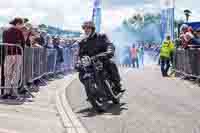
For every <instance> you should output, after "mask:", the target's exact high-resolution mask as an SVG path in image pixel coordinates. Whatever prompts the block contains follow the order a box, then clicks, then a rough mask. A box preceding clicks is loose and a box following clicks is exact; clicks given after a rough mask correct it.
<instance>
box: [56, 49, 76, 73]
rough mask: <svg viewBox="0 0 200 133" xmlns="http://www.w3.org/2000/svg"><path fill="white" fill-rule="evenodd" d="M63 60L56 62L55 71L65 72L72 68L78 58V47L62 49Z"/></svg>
mask: <svg viewBox="0 0 200 133" xmlns="http://www.w3.org/2000/svg"><path fill="white" fill-rule="evenodd" d="M62 55H63V62H56V73H65V72H67V71H71V70H73V69H74V66H75V63H76V62H77V59H78V47H76V46H75V47H68V48H63V49H62Z"/></svg>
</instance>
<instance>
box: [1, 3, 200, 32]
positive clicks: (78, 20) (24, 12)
mask: <svg viewBox="0 0 200 133" xmlns="http://www.w3.org/2000/svg"><path fill="white" fill-rule="evenodd" d="M198 1H199V0H190V1H189V0H176V2H175V4H176V18H184V15H183V10H184V9H186V8H187V9H190V10H192V16H191V20H192V21H197V20H200V14H198V12H200V8H198V4H195V3H199V2H198ZM0 3H1V4H0V25H4V24H5V23H7V22H8V21H9V20H10V19H12V18H13V17H15V16H22V17H28V18H29V19H30V20H31V22H32V23H33V24H39V23H46V24H49V25H53V26H57V27H61V28H64V29H72V30H80V28H81V24H82V22H83V21H85V20H89V19H91V16H92V7H93V6H92V5H93V0H0ZM159 9H160V0H102V20H103V21H102V29H103V30H104V31H106V30H111V29H114V28H115V27H118V26H119V25H120V24H121V22H122V21H123V19H124V18H126V17H129V16H131V15H132V14H133V13H135V12H139V11H144V12H148V11H157V10H159Z"/></svg>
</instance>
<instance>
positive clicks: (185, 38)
mask: <svg viewBox="0 0 200 133" xmlns="http://www.w3.org/2000/svg"><path fill="white" fill-rule="evenodd" d="M179 39H180V42H181V44H180V45H181V46H182V47H183V48H185V49H187V48H189V47H190V46H200V28H198V29H195V30H194V29H193V28H192V27H191V26H188V25H187V24H183V25H182V26H181V27H180V38H179Z"/></svg>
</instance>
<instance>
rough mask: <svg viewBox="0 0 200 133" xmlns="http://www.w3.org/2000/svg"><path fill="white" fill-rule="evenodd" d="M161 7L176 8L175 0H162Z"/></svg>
mask: <svg viewBox="0 0 200 133" xmlns="http://www.w3.org/2000/svg"><path fill="white" fill-rule="evenodd" d="M160 5H161V8H162V9H163V8H164V9H166V8H174V7H175V0H160Z"/></svg>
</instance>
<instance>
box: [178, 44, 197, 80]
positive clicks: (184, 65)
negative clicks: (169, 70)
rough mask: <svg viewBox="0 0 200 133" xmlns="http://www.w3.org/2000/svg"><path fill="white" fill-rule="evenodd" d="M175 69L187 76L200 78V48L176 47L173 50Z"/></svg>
mask: <svg viewBox="0 0 200 133" xmlns="http://www.w3.org/2000/svg"><path fill="white" fill-rule="evenodd" d="M175 71H176V72H177V74H181V75H183V76H185V77H188V78H197V79H200V48H190V49H186V50H185V49H181V48H178V49H177V50H176V52H175Z"/></svg>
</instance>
